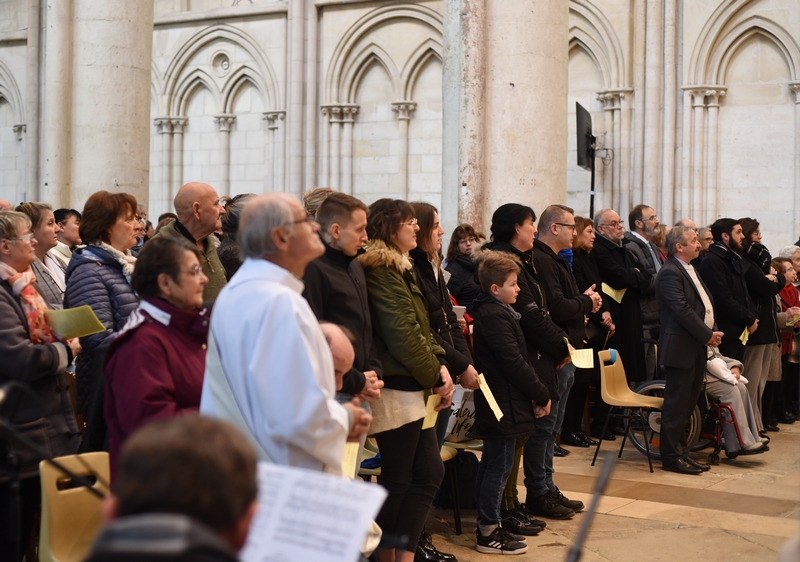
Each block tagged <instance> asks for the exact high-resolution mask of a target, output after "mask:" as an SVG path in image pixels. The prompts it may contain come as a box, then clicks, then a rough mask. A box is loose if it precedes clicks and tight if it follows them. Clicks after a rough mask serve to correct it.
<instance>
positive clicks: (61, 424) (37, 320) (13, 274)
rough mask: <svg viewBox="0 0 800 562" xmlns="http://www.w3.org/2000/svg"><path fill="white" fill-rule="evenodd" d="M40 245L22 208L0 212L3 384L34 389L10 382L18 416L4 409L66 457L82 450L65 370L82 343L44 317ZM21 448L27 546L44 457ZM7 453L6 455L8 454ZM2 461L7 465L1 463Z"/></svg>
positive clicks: (4, 514) (0, 503)
mask: <svg viewBox="0 0 800 562" xmlns="http://www.w3.org/2000/svg"><path fill="white" fill-rule="evenodd" d="M35 246H36V239H35V238H34V237H33V232H32V231H31V220H30V218H28V216H27V215H25V214H23V213H17V212H13V211H0V358H2V360H0V385H5V384H6V383H9V382H12V381H24V382H25V383H27V384H28V385H29V386H30V390H32V391H33V392H32V395H31V394H28V393H21V392H19V390H18V389H15V388H13V387H11V388H12V389H11V393H12V395H11V396H10V397H9V402H11V403H12V404H13V403H14V402H16V415H13V414H10V412H9V411H10V409H9V408H6V409H5V411H4V412H3V414H4V415H10V416H11V419H10V421H11V423H12V424H14V425H15V426H16V427H17V428H18V429H19V431H20V432H21V433H23V434H24V435H25V436H26V437H27V438H28V439H30V440H32V441H34V442H36V443H37V444H38V445H39V446H40V447H42V448H44V449H45V450H46V451H47V452H48V454H50V455H52V456H61V455H69V454H72V453H75V451H76V450H77V448H78V441H79V438H80V437H79V436H80V433H79V431H78V426H77V423H76V422H75V413H74V412H73V410H72V401H71V399H70V396H69V392H68V387H67V384H66V381H65V377H64V371H65V370H66V368H67V365H69V363H70V361H71V360H72V356H73V354H75V353H77V352H78V351H79V350H80V346H79V345H78V341H77V340H72V341H70V342H63V341H61V340H59V339H58V338H57V337H56V335H55V334H53V332H52V331H51V330H50V328H49V327H48V325H47V323H46V321H45V316H44V312H45V310H47V304H46V303H45V301H44V299H43V298H42V296H41V294H40V293H39V292H38V291H37V290H36V288H35V287H34V283H35V282H36V277H35V276H34V274H33V271H32V270H31V264H32V263H33V262H34V260H36V254H35V250H34V248H35ZM34 395H35V397H34ZM18 452H19V454H20V456H21V459H20V460H21V466H20V470H19V477H20V499H21V515H22V518H21V521H20V523H21V526H20V527H19V530H20V536H21V537H25V538H24V539H22V540H23V544H25V541H26V540H27V537H28V536H29V535H30V529H31V526H32V525H33V521H34V517H35V515H36V510H37V509H38V506H39V498H40V491H39V461H40V460H41V458H40V457H39V456H38V455H37V454H36V453H34V452H33V451H29V450H25V449H19V450H18ZM2 458H3V460H5V453H3V457H2ZM0 466H2V467H4V466H5V463H4V462H0ZM7 476H8V475H7V473H6V472H5V468H0V529H2V532H0V553H2V554H3V555H7V554H9V553H11V552H13V547H12V542H11V541H10V540H9V536H8V532H7V529H9V528H11V522H10V521H9V520H8V514H9V510H8V507H9V501H10V497H11V495H10V490H11V486H10V484H9V482H8V478H7ZM0 557H2V556H0Z"/></svg>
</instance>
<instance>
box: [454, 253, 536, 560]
mask: <svg viewBox="0 0 800 562" xmlns="http://www.w3.org/2000/svg"><path fill="white" fill-rule="evenodd" d="M518 272H519V266H518V264H517V262H516V261H515V260H514V259H513V258H512V257H510V256H509V255H507V254H503V253H499V252H489V253H488V255H486V257H485V258H484V259H483V261H482V262H481V264H480V266H479V267H478V279H479V281H480V285H481V291H482V292H481V293H480V294H479V295H478V297H477V298H476V299H475V301H474V302H473V310H474V312H473V316H474V319H475V328H474V340H475V341H474V358H475V367H476V368H477V370H478V372H481V373H483V375H484V377H485V378H486V382H487V384H488V386H489V389H490V390H491V393H492V394H493V395H494V398H495V400H496V401H497V405H498V406H499V407H500V410H501V411H502V412H503V416H502V418H501V419H500V420H498V419H497V417H496V416H495V414H494V412H493V411H492V409H491V407H490V406H489V404H488V402H487V401H486V398H485V396H484V394H483V392H482V391H476V392H475V423H474V425H473V426H472V429H471V430H470V437H473V438H476V439H483V454H482V456H481V462H480V465H479V467H478V475H477V477H476V480H475V496H476V500H477V504H478V529H477V550H478V552H483V553H489V554H523V553H524V552H526V551H527V550H528V546H527V545H526V544H525V543H524V542H523V541H524V537H523V536H520V535H514V534H511V533H510V532H508V531H507V530H505V529H503V527H502V525H501V518H500V502H501V498H502V494H503V490H504V488H505V485H506V480H508V476H509V474H511V468H512V465H513V463H514V446H515V443H516V440H517V439H518V438H520V437H527V436H528V435H530V434H532V433H533V432H534V418H535V417H537V418H538V417H542V416H546V415H547V414H548V413H549V411H550V396H549V394H548V392H547V388H546V387H545V386H544V385H543V384H542V383H541V382H540V381H539V377H538V376H537V375H536V372H535V371H534V370H533V367H531V366H530V364H529V363H528V356H527V355H528V353H527V348H526V346H525V338H524V336H523V334H522V329H521V328H520V326H519V318H520V315H519V314H518V313H517V312H515V311H514V309H513V308H511V306H509V305H511V304H512V303H514V302H516V300H517V294H518V293H519V290H520V289H519V286H518V285H517V274H518Z"/></svg>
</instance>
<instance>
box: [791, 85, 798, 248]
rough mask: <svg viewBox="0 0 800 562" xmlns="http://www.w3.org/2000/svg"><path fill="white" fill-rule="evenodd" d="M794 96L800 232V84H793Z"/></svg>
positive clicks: (796, 189) (795, 165)
mask: <svg viewBox="0 0 800 562" xmlns="http://www.w3.org/2000/svg"><path fill="white" fill-rule="evenodd" d="M789 88H790V90H791V91H792V93H793V94H794V212H793V213H792V216H793V217H794V218H793V221H794V224H793V226H794V228H793V232H798V231H800V82H792V83H790V84H789Z"/></svg>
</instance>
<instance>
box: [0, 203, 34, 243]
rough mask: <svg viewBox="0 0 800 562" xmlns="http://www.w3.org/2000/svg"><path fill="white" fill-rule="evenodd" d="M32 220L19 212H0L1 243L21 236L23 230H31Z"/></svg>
mask: <svg viewBox="0 0 800 562" xmlns="http://www.w3.org/2000/svg"><path fill="white" fill-rule="evenodd" d="M32 226H33V224H32V223H31V218H30V217H29V216H28V215H26V214H25V213H20V212H18V211H0V242H2V241H3V240H10V239H11V238H16V237H17V236H19V233H20V231H21V230H24V229H26V228H31V227H32Z"/></svg>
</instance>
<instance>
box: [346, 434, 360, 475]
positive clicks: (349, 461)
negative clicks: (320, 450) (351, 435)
mask: <svg viewBox="0 0 800 562" xmlns="http://www.w3.org/2000/svg"><path fill="white" fill-rule="evenodd" d="M359 449H361V443H358V442H355V443H351V442H349V441H348V442H347V443H345V444H344V455H343V456H342V472H343V473H344V475H345V476H347V477H348V478H350V479H353V478H355V477H356V471H357V470H358V467H356V463H357V462H358V451H359Z"/></svg>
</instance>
